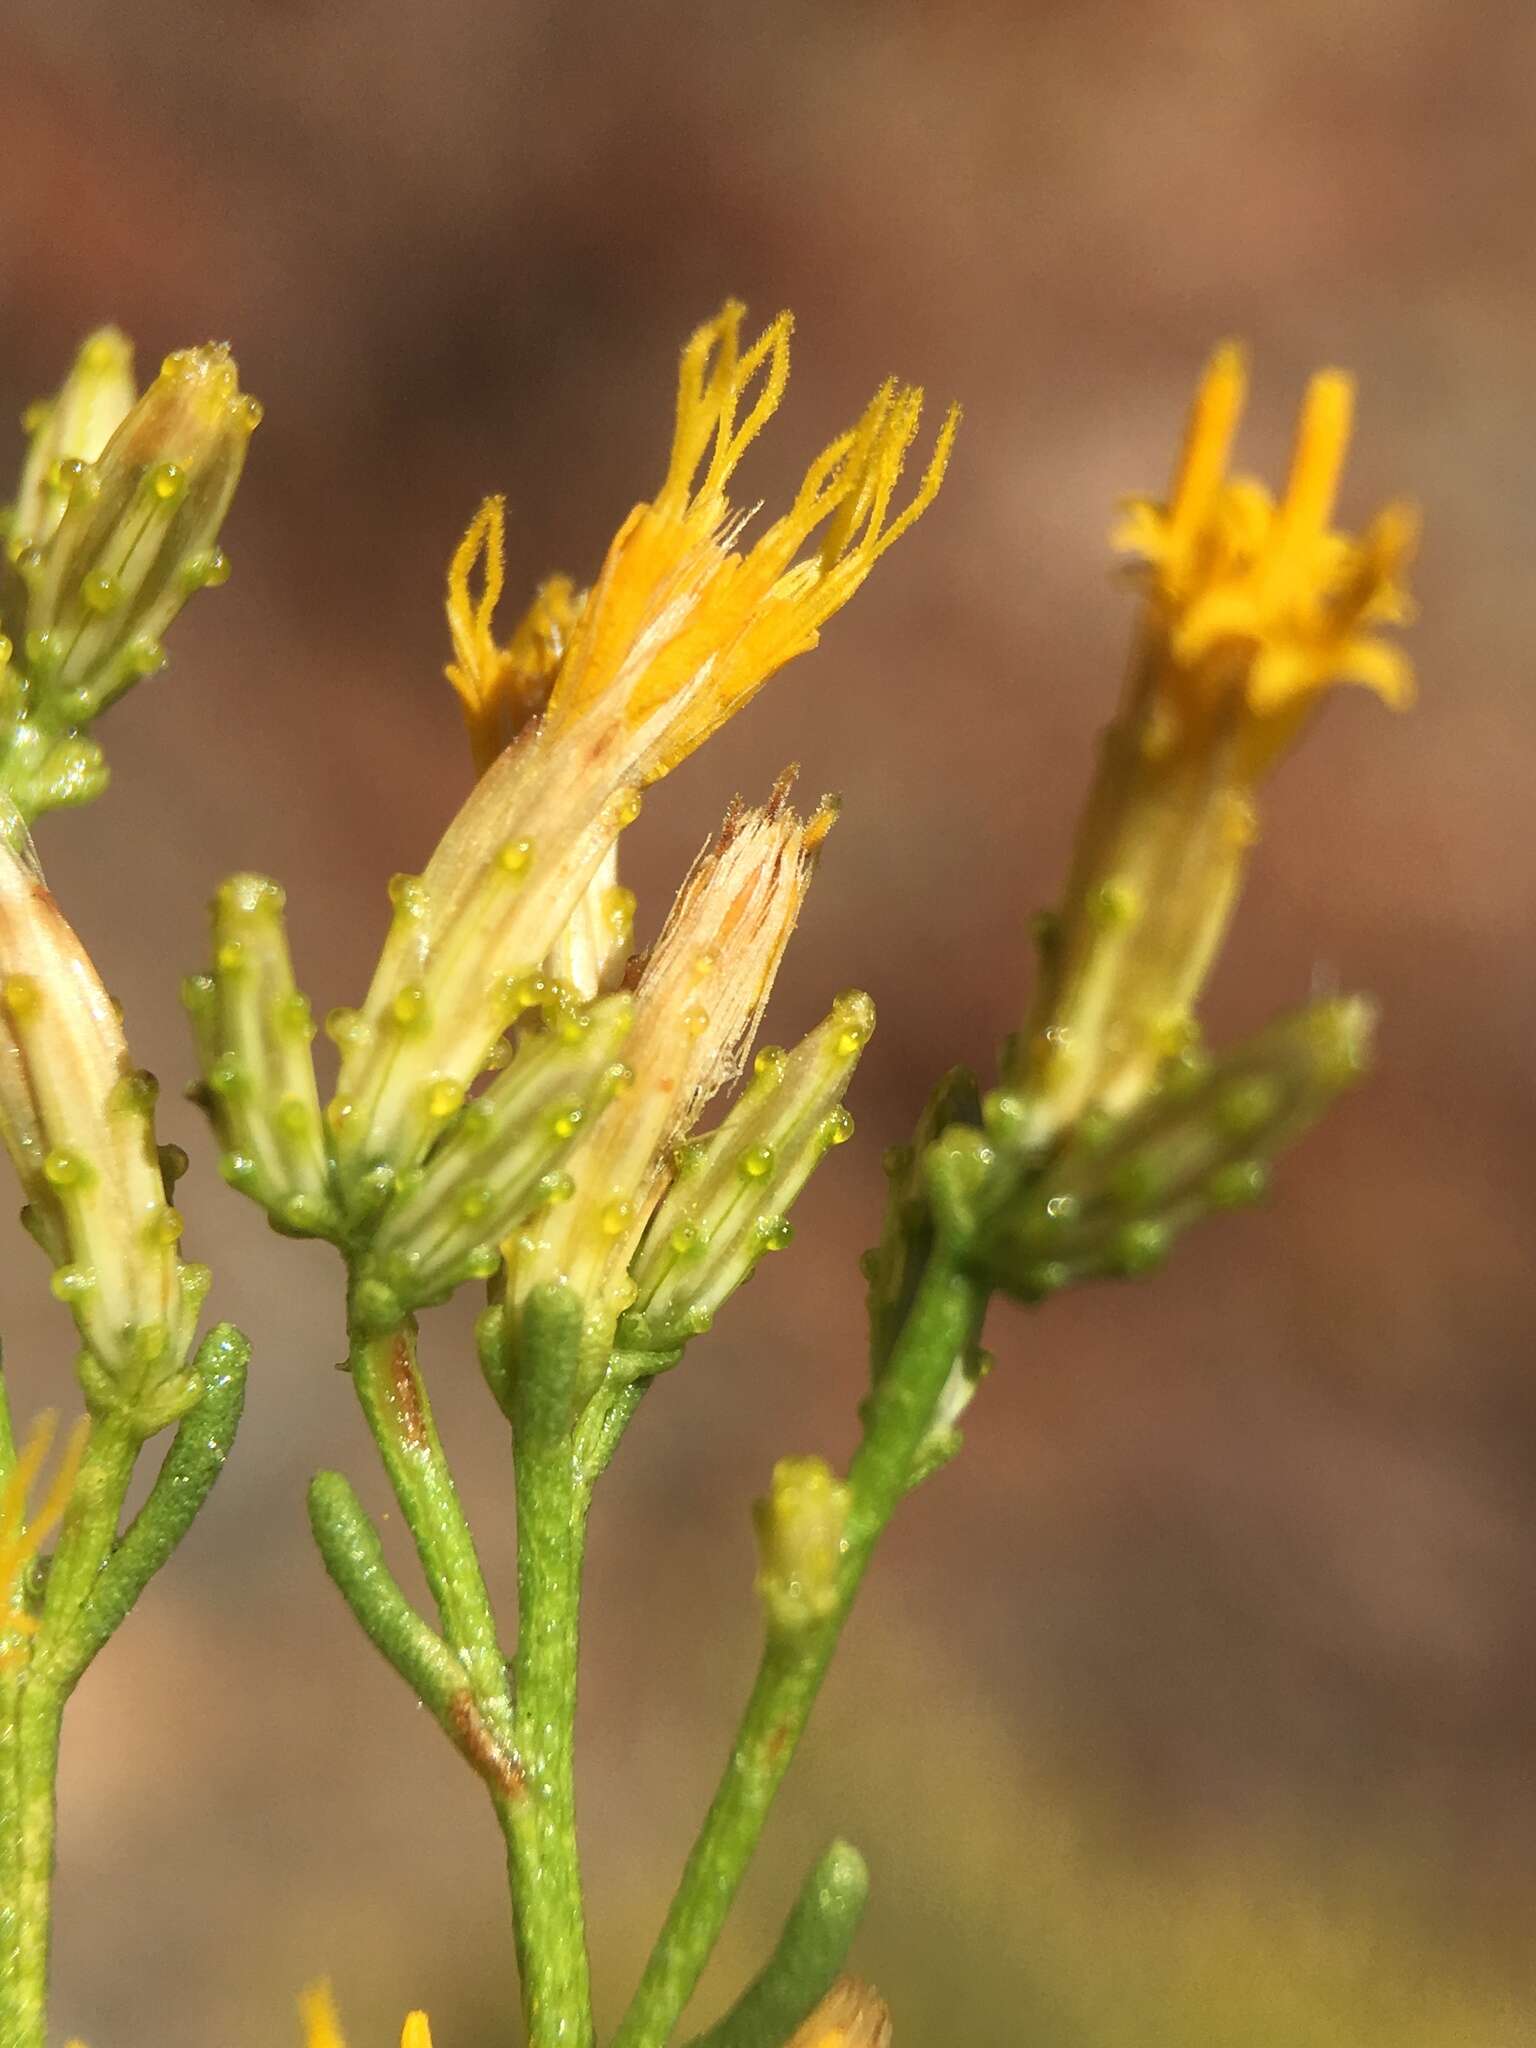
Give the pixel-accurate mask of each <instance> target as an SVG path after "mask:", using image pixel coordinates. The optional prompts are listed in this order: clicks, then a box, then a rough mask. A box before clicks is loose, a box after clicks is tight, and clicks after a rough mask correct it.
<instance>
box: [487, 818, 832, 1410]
mask: <svg viewBox="0 0 1536 2048" xmlns="http://www.w3.org/2000/svg"><path fill="white" fill-rule="evenodd" d="M788 799H789V784H788V780H787V778H786V779H785V780H783V781H781V783H780V784H779V786H778V788H777V789H776V791H775V793H774V796H773V800H772V801H771V802H770V803H769V805H768V806H767V807H766V808H765V809H763V810H755V811H749V810H746V809H744V808H742V807H741V806H739V805H737V806H733V807H732V809H731V811H730V812H729V813H728V814H727V817H726V820H725V824H724V826H723V827H722V829H721V832H720V835H719V837H718V838H717V840H716V841H715V842H714V844H713V845H712V846H711V847H709V848H707V849H706V851H705V852H704V853H703V854H702V855H701V856H700V858H699V859H698V860H697V861H696V862H695V864H694V867H693V869H692V871H691V873H690V874H689V876H688V878H687V880H686V881H685V882H684V884H683V887H682V889H681V891H680V892H679V894H678V898H677V901H676V903H675V904H674V905H673V908H672V914H671V916H670V917H669V918H668V920H667V924H666V928H665V930H664V931H663V932H662V935H661V938H660V940H659V941H658V942H657V945H656V949H655V951H654V953H653V954H652V955H651V958H650V961H649V963H648V965H647V967H646V969H645V972H644V974H643V975H642V976H641V979H640V982H639V986H638V988H637V989H636V992H635V1022H634V1028H633V1030H632V1032H631V1034H630V1038H629V1043H628V1045H627V1047H626V1049H625V1059H626V1063H627V1064H628V1066H629V1068H630V1070H631V1073H632V1075H633V1080H632V1082H631V1084H630V1085H629V1086H628V1087H626V1088H625V1089H624V1090H623V1091H622V1093H621V1095H620V1096H619V1098H618V1099H617V1100H616V1101H614V1102H612V1103H611V1104H610V1105H609V1107H608V1108H607V1109H606V1110H605V1111H604V1113H603V1114H602V1115H601V1116H599V1117H598V1118H596V1119H595V1120H594V1122H593V1124H592V1126H591V1128H590V1129H589V1131H588V1132H587V1134H586V1135H585V1137H584V1138H583V1140H582V1142H581V1144H580V1146H579V1147H578V1148H577V1150H576V1152H575V1154H574V1155H573V1156H572V1158H571V1160H570V1163H569V1170H570V1173H571V1177H572V1180H573V1181H574V1184H575V1193H574V1195H573V1197H572V1199H571V1200H570V1201H568V1202H563V1203H561V1204H560V1205H559V1206H558V1208H554V1209H550V1210H547V1211H545V1212H544V1213H543V1214H542V1215H541V1217H540V1218H539V1219H538V1220H537V1221H536V1222H535V1224H534V1225H533V1226H531V1227H530V1229H529V1230H528V1231H527V1232H526V1233H525V1234H524V1235H523V1236H522V1237H521V1238H520V1239H519V1240H518V1241H517V1242H516V1244H514V1245H513V1246H510V1247H509V1249H508V1281H509V1292H510V1294H511V1296H512V1298H513V1299H514V1301H516V1300H520V1299H522V1298H523V1297H524V1296H525V1295H526V1293H527V1290H528V1289H529V1288H531V1287H533V1286H536V1285H538V1284H539V1283H540V1282H541V1281H544V1280H553V1279H564V1280H567V1281H568V1282H569V1283H570V1285H571V1286H572V1287H573V1288H574V1289H575V1291H576V1293H577V1294H578V1295H579V1296H580V1298H581V1300H582V1302H583V1304H584V1306H585V1310H586V1314H587V1327H588V1346H587V1356H586V1358H585V1360H584V1367H583V1374H584V1381H585V1382H586V1383H587V1384H588V1386H590V1384H594V1383H595V1380H596V1378H597V1377H599V1376H600V1375H601V1372H602V1370H603V1368H604V1367H605V1366H606V1364H607V1358H608V1350H609V1346H610V1344H611V1342H612V1338H613V1333H614V1327H615V1324H616V1322H617V1320H618V1317H619V1315H620V1314H621V1313H622V1311H623V1310H624V1309H626V1308H627V1307H629V1305H630V1303H631V1302H632V1300H633V1299H634V1292H635V1286H634V1282H633V1280H632V1279H631V1278H630V1275H629V1264H630V1260H631V1258H632V1257H633V1255H634V1251H635V1247H636V1245H637V1244H638V1243H639V1240H640V1237H641V1234H642V1232H643V1231H644V1229H645V1226H646V1223H647V1221H648V1220H649V1218H650V1216H651V1214H652V1212H653V1211H654V1209H655V1207H656V1205H657V1203H658V1202H659V1201H660V1199H661V1196H662V1194H663V1193H664V1191H665V1188H666V1184H667V1181H668V1179H669V1177H670V1175H671V1172H672V1169H673V1161H674V1156H675V1151H676V1147H677V1145H678V1143H679V1141H680V1140H681V1139H682V1138H684V1137H685V1136H686V1135H687V1133H688V1131H689V1130H690V1128H691V1127H692V1124H693V1121H694V1119H695V1118H696V1117H697V1115H698V1114H699V1112H700V1110H701V1109H702V1108H703V1106H704V1104H705V1103H706V1102H707V1101H708V1100H709V1099H710V1097H711V1096H713V1095H714V1094H715V1093H716V1092H717V1091H718V1090H719V1089H721V1088H724V1087H727V1086H729V1084H730V1083H731V1082H732V1081H733V1080H734V1079H735V1078H736V1075H737V1074H738V1073H739V1072H740V1067H741V1061H742V1058H743V1056H744V1053H745V1049H746V1047H747V1046H748V1044H750V1042H751V1039H752V1035H753V1033H754V1031H755V1030H756V1027H757V1020H758V1018H759V1016H760V1015H761V1014H762V1009H763V1005H764V1004H765V1003H766V1002H767V1000H768V991H769V989H770V988H771V987H772V985H773V978H774V976H775V974H776V973H777V972H778V966H779V961H780V960H781V958H782V957H783V953H784V948H785V947H786V945H787V944H788V943H789V936H790V933H791V932H792V931H793V930H794V927H795V921H796V919H797V918H798V916H799V913H800V906H801V904H802V902H803V901H804V899H805V892H806V890H807V889H808V888H809V886H810V878H811V871H812V867H813V865H814V860H815V854H816V849H817V848H818V847H819V846H820V844H821V841H822V840H823V839H824V838H825V836H826V833H827V831H828V829H829V828H830V825H831V822H832V814H831V812H830V811H827V810H825V809H823V810H822V811H820V812H818V813H817V815H816V816H815V817H814V818H812V819H811V820H810V821H809V822H806V821H804V820H802V819H801V818H799V817H797V816H796V814H795V812H794V811H793V810H792V809H791V808H790V807H789V800H788Z"/></svg>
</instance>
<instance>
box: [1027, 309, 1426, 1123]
mask: <svg viewBox="0 0 1536 2048" xmlns="http://www.w3.org/2000/svg"><path fill="white" fill-rule="evenodd" d="M1245 388H1246V377H1245V373H1244V369H1243V359H1242V355H1241V352H1240V351H1239V350H1238V349H1237V348H1235V347H1234V346H1232V345H1231V344H1230V343H1228V344H1226V345H1225V346H1223V347H1221V348H1219V349H1217V351H1216V353H1215V355H1214V356H1213V357H1212V358H1211V361H1210V364H1209V366H1208V367H1207V369H1206V372H1205V375H1204V377H1203V378H1202V379H1201V382H1200V386H1199V389H1198V390H1197V392H1196V394H1195V403H1194V407H1193V409H1192V411H1191V414H1190V421H1189V427H1188V431H1187V433H1186V435H1185V441H1184V451H1183V455H1182V457H1181V458H1180V461H1179V465H1178V468H1177V470H1176V472H1175V475H1174V481H1173V488H1172V491H1171V493H1170V496H1169V499H1168V502H1167V504H1166V505H1155V504H1152V503H1150V502H1149V501H1147V500H1145V499H1139V500H1133V501H1132V502H1131V503H1130V505H1129V506H1128V507H1127V509H1126V511H1125V513H1124V515H1123V517H1122V519H1121V521H1120V524H1119V526H1118V527H1117V529H1116V534H1115V538H1116V540H1117V541H1118V542H1119V544H1120V545H1121V546H1122V547H1124V548H1127V549H1129V550H1131V551H1133V552H1134V553H1136V554H1138V555H1140V556H1141V557H1142V560H1143V562H1144V564H1145V567H1144V569H1143V571H1142V579H1143V582H1144V584H1145V588H1146V593H1147V620H1146V625H1145V629H1144V630H1143V633H1142V635H1141V644H1140V647H1139V650H1138V653H1137V657H1136V659H1135V660H1134V661H1133V663H1132V667H1131V674H1130V679H1129V684H1128V688H1127V691H1126V694H1125V698H1124V700H1123V702H1122V705H1121V708H1120V713H1119V716H1118V717H1117V718H1116V720H1115V722H1114V723H1113V724H1112V725H1111V726H1110V728H1109V730H1108V732H1107V733H1106V735H1105V739H1104V746H1103V752H1102V755H1101V758H1100V764H1099V771H1098V774H1097V776H1096V778H1095V781H1094V786H1093V790H1092V793H1091V795H1090V797H1089V800H1088V804H1087V806H1086V808H1085V810H1084V812H1083V818H1082V822H1081V824H1080V826H1079V828H1078V836H1077V844H1076V846H1075V848H1074V851H1073V857H1072V866H1071V870H1070V872H1069V874H1068V876H1067V882H1066V888H1065V890H1064V892H1063V896H1062V900H1061V907H1060V911H1059V913H1058V915H1057V916H1056V917H1055V918H1053V919H1052V920H1051V921H1050V922H1049V924H1048V926H1047V927H1046V928H1045V929H1044V931H1043V933H1042V951H1041V973H1040V978H1039V982H1038V984H1037V987H1036V992H1035V1000H1034V1004H1033V1006H1032V1009H1031V1013H1030V1017H1029V1020H1028V1022H1027V1024H1026V1028H1025V1032H1024V1035H1023V1038H1022V1040H1021V1041H1020V1043H1019V1046H1018V1048H1017V1049H1016V1052H1015V1054H1014V1056H1013V1057H1012V1058H1011V1060H1010V1062H1009V1068H1010V1081H1011V1082H1012V1084H1013V1085H1015V1086H1017V1087H1019V1088H1020V1089H1021V1090H1023V1091H1024V1093H1025V1094H1026V1095H1027V1097H1028V1100H1029V1105H1030V1108H1029V1115H1028V1118H1027V1121H1026V1123H1025V1125H1024V1126H1023V1129H1024V1131H1025V1133H1026V1139H1027V1142H1028V1143H1029V1144H1030V1145H1032V1146H1043V1145H1045V1144H1046V1143H1048V1142H1049V1141H1050V1140H1051V1139H1052V1138H1054V1137H1055V1136H1056V1135H1057V1134H1058V1133H1059V1132H1060V1131H1061V1130H1062V1129H1063V1128H1064V1127H1065V1126H1066V1125H1067V1124H1069V1123H1071V1122H1072V1120H1073V1119H1074V1118H1076V1117H1078V1116H1079V1115H1081V1114H1082V1112H1083V1111H1084V1110H1086V1109H1088V1108H1090V1107H1098V1108H1101V1109H1105V1110H1107V1111H1109V1112H1110V1114H1112V1115H1116V1116H1120V1115H1124V1114H1126V1113H1127V1112H1128V1111H1130V1110H1131V1109H1133V1108H1134V1107H1135V1105H1136V1103H1137V1102H1138V1101H1140V1100H1141V1099H1142V1097H1143V1096H1144V1095H1145V1094H1146V1093H1147V1092H1148V1090H1149V1089H1151V1088H1152V1087H1154V1086H1155V1085H1156V1084H1157V1080H1158V1077H1159V1075H1160V1074H1161V1073H1162V1072H1163V1071H1164V1069H1165V1067H1166V1065H1167V1062H1168V1060H1169V1058H1170V1057H1171V1056H1172V1055H1174V1054H1175V1053H1177V1052H1179V1051H1180V1050H1182V1049H1184V1048H1185V1047H1187V1046H1188V1044H1189V1043H1190V1041H1191V1038H1192V1035H1193V1034H1194V1032H1195V1028H1196V1027H1195V1017H1194V1012H1195V1007H1196V1004H1197V1002H1198V1000H1199V996H1200V992H1201V989H1202V988H1203V987H1204V984H1205V980H1206V977H1207V975H1208V974H1209V972H1210V969H1211V966H1212V963H1213V962H1214V960H1215V958H1216V954H1217V951H1218V949H1219V948H1220V945H1221V941H1222V938H1223V936H1224V935H1225V932H1226V929H1227V924H1228V921H1229V919H1230V917H1231V914H1232V908H1233V905H1234V903H1235V901H1236V898H1237V892H1238V889H1239V887H1240V885H1241V882H1242V878H1243V873H1244V870H1245V868H1246V866H1247V862H1248V857H1249V853H1250V850H1251V848H1252V845H1253V842H1254V839H1255V838H1256V836H1257V831H1258V813H1257V806H1256V802H1255V793H1256V787H1257V784H1258V782H1259V779H1260V778H1261V776H1262V775H1263V774H1264V773H1265V772H1266V771H1267V770H1268V769H1269V768H1271V767H1272V766H1273V765H1274V763H1275V761H1276V760H1277V759H1278V758H1279V756H1280V755H1281V754H1282V753H1283V752H1284V750H1285V749H1286V747H1287V746H1289V744H1290V743H1291V742H1292V741H1293V740H1294V739H1295V738H1296V737H1297V736H1298V734H1299V732H1300V730H1301V728H1302V727H1303V725H1305V724H1306V722H1307V720H1308V717H1309V714H1310V713H1311V711H1312V710H1313V709H1314V708H1315V707H1316V705H1317V704H1318V702H1319V701H1320V699H1321V697H1322V695H1323V693H1324V692H1325V691H1326V690H1327V689H1328V688H1329V686H1330V685H1332V684H1334V683H1339V682H1356V683H1363V684H1364V685H1365V686H1366V687H1367V688H1369V689H1372V690H1374V691H1375V692H1376V693H1377V695H1378V696H1380V697H1382V698H1383V699H1385V701H1386V702H1387V703H1389V704H1391V705H1394V706H1402V705H1406V704H1407V703H1408V701H1409V699H1410V696H1411V692H1412V678H1411V672H1410V670H1409V667H1408V664H1407V662H1406V660H1405V659H1404V657H1403V655H1402V654H1401V653H1400V652H1399V650H1398V649H1397V648H1396V647H1394V646H1390V645H1388V644H1387V643H1386V642H1384V641H1383V640H1381V639H1380V638H1379V637H1378V635H1377V633H1376V631H1375V629H1376V628H1377V627H1380V626H1383V625H1395V624H1400V623H1402V622H1403V621H1404V620H1406V618H1407V617H1408V609H1409V608H1408V600H1407V597H1406V596H1405V594H1404V591H1403V588H1402V572H1403V568H1404V565H1405V563H1406V562H1407V559H1408V556H1409V554H1410V553H1411V551H1412V546H1413V540H1414V533H1415V528H1416V521H1415V518H1414V515H1413V514H1412V512H1411V511H1409V510H1408V508H1407V507H1405V506H1402V505H1389V506H1388V507H1387V508H1386V509H1385V510H1384V511H1382V512H1380V513H1378V514H1377V516H1376V518H1375V519H1373V520H1372V521H1371V523H1370V525H1369V526H1367V527H1366V529H1365V530H1364V532H1363V533H1361V534H1358V535H1350V534H1343V533H1339V532H1336V531H1335V530H1334V528H1333V526H1332V524H1331V520H1332V517H1333V502H1334V496H1335V493H1336V491H1337V488H1338V482H1339V474H1340V471H1341V470H1342V468H1343V463H1344V455H1345V451H1346V449H1347V447H1348V444H1349V427H1350V414H1351V410H1352V407H1353V387H1352V385H1351V383H1350V380H1349V379H1348V378H1347V377H1345V376H1344V375H1343V374H1342V373H1341V372H1340V371H1338V370H1322V371H1319V372H1318V374H1317V375H1316V376H1315V377H1314V378H1313V379H1312V382H1311V384H1310V385H1309V386H1308V388H1307V395H1306V398H1305V400H1304V401H1303V404H1302V409H1301V419H1300V423H1299V425H1298V427H1297V432H1296V445H1295V451H1294V453H1293V455H1292V458H1291V472H1290V477H1289V479H1288V481H1287V483H1286V487H1285V490H1284V491H1283V493H1282V494H1281V495H1280V496H1279V497H1278V498H1276V497H1273V496H1272V495H1271V494H1270V493H1269V492H1268V491H1267V490H1265V489H1264V487H1263V486H1262V485H1260V484H1257V483H1254V482H1252V481H1250V480H1248V479H1246V478H1241V477H1230V476H1229V475H1228V473H1227V463H1228V458H1229V456H1230V453H1231V448H1232V440H1233V436H1234V435H1235V433H1236V431H1237V424H1238V420H1239V417H1240V416H1241V413H1242V407H1243V399H1244V395H1245Z"/></svg>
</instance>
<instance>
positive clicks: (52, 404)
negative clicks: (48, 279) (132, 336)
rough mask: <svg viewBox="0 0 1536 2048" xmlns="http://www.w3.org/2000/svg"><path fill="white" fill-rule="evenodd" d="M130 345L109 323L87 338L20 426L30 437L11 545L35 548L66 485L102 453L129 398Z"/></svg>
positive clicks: (48, 531) (55, 515)
mask: <svg viewBox="0 0 1536 2048" xmlns="http://www.w3.org/2000/svg"><path fill="white" fill-rule="evenodd" d="M134 396H135V392H134V382H133V348H132V346H131V344H130V343H129V341H128V338H127V336H126V335H123V334H120V333H119V332H118V331H117V329H116V328H115V327H102V328H99V329H98V330H97V331H96V333H95V334H92V335H89V336H87V338H86V340H85V341H84V342H83V343H82V344H81V348H80V352H79V354H78V355H77V356H76V357H75V361H74V366H73V368H72V369H71V370H70V373H69V375H68V376H67V377H66V378H65V380H64V383H63V385H62V386H61V388H60V389H59V391H58V392H57V394H56V395H55V396H54V397H52V398H44V399H39V401H38V402H37V404H36V405H34V406H33V407H32V408H31V409H30V411H29V412H28V413H27V416H26V420H25V422H24V424H25V425H26V427H27V430H28V432H29V434H30V436H31V439H30V441H29V442H28V444H27V459H26V462H25V463H24V465H23V467H22V472H21V485H20V488H19V490H18V491H17V493H16V502H15V504H14V505H13V506H12V507H11V514H10V519H9V521H8V526H9V535H8V537H9V540H10V542H11V546H12V548H13V549H14V550H18V551H19V550H22V549H25V548H41V547H43V546H45V545H46V543H47V542H48V541H49V540H51V539H52V537H53V535H54V533H55V532H56V531H57V529H58V524H59V521H60V520H61V519H62V518H63V516H64V508H65V506H66V505H67V504H68V502H69V495H70V489H71V486H72V485H73V484H74V483H75V481H76V480H77V479H78V478H79V477H80V475H81V474H82V472H83V470H84V468H85V466H86V465H88V464H90V463H93V462H95V461H96V460H97V458H98V457H99V456H100V454H101V451H102V449H103V448H105V447H106V445H107V442H108V441H109V440H110V439H111V438H112V435H113V434H114V433H115V432H116V431H117V429H118V427H119V426H120V425H121V424H122V422H123V420H124V418H125V417H126V415H127V413H128V409H129V407H130V406H131V405H132V404H133V401H134Z"/></svg>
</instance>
